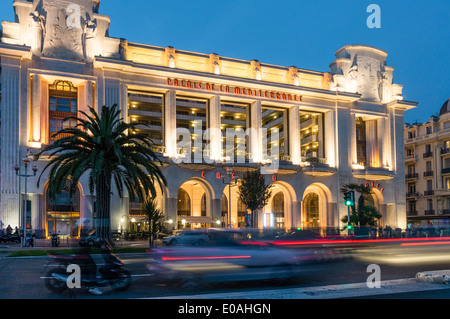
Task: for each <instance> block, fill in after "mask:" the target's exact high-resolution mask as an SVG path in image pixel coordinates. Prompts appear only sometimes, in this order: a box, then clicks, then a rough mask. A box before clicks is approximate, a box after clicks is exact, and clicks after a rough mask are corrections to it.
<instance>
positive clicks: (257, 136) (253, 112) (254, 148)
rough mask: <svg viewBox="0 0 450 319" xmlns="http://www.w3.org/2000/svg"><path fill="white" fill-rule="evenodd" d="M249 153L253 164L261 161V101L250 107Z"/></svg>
mask: <svg viewBox="0 0 450 319" xmlns="http://www.w3.org/2000/svg"><path fill="white" fill-rule="evenodd" d="M249 113H250V123H249V127H250V132H249V133H250V134H249V137H250V153H251V154H252V159H253V162H255V163H259V162H261V160H262V132H261V128H262V123H261V121H262V118H261V101H255V102H253V103H252V104H251V105H250V112H249Z"/></svg>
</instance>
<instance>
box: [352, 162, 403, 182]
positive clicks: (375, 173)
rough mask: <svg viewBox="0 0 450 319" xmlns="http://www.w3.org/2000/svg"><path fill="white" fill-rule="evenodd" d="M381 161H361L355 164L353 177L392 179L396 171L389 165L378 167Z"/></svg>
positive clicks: (377, 179)
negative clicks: (388, 166)
mask: <svg viewBox="0 0 450 319" xmlns="http://www.w3.org/2000/svg"><path fill="white" fill-rule="evenodd" d="M378 166H379V163H370V162H368V163H361V164H359V165H353V177H355V178H359V179H365V180H372V181H382V180H390V179H392V178H394V176H395V173H394V172H393V171H391V170H390V169H389V168H387V167H378Z"/></svg>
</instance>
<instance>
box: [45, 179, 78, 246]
mask: <svg viewBox="0 0 450 319" xmlns="http://www.w3.org/2000/svg"><path fill="white" fill-rule="evenodd" d="M44 189H45V225H46V236H50V235H51V234H52V233H59V234H60V235H69V236H71V237H79V236H80V230H81V227H83V226H85V225H80V224H79V221H80V202H81V195H80V193H81V187H80V185H78V187H77V189H76V191H75V194H73V196H70V193H69V185H68V184H67V185H66V186H65V187H64V189H63V191H62V192H61V194H56V196H55V198H52V197H51V196H50V192H49V188H48V182H47V184H46V186H45V187H44Z"/></svg>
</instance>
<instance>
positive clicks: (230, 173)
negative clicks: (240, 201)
mask: <svg viewBox="0 0 450 319" xmlns="http://www.w3.org/2000/svg"><path fill="white" fill-rule="evenodd" d="M233 179H234V173H233V170H232V169H231V168H227V176H226V177H223V178H222V182H223V183H224V184H226V185H228V218H227V219H228V221H227V223H228V228H231V182H232V181H233ZM235 182H236V181H235Z"/></svg>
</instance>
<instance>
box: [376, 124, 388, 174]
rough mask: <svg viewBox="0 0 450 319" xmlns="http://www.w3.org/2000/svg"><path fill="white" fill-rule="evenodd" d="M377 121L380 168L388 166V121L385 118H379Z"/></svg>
mask: <svg viewBox="0 0 450 319" xmlns="http://www.w3.org/2000/svg"><path fill="white" fill-rule="evenodd" d="M376 121H377V131H378V158H379V159H380V167H385V166H387V165H388V163H387V162H388V161H387V158H386V151H385V148H386V138H388V137H387V136H386V133H385V131H386V128H385V126H386V125H385V124H386V119H385V118H384V117H382V118H379V119H377V120H376Z"/></svg>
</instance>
